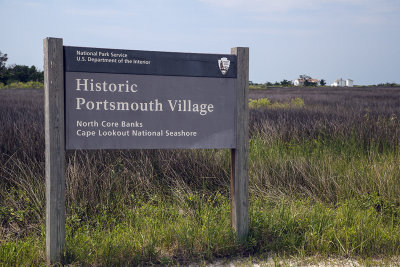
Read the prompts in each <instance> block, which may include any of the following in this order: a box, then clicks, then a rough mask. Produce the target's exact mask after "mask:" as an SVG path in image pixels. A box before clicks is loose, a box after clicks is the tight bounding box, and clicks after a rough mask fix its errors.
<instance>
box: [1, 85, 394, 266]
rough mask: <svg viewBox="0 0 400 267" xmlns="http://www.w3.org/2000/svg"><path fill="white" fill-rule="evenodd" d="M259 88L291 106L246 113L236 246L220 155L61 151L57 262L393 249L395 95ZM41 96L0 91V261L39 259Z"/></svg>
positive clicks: (368, 253)
mask: <svg viewBox="0 0 400 267" xmlns="http://www.w3.org/2000/svg"><path fill="white" fill-rule="evenodd" d="M318 90H319V91H318ZM346 90H347V91H346ZM260 92H261V91H260V90H257V91H256V92H252V93H251V94H253V95H251V97H252V98H253V99H257V97H258V96H260V95H259V94H260ZM262 93H263V94H266V93H267V95H263V96H262V98H265V97H268V99H270V100H271V102H273V103H275V102H278V103H290V100H291V99H296V98H297V97H299V98H301V99H302V100H304V106H301V107H295V106H292V107H290V106H289V107H286V108H271V109H270V108H267V109H252V110H251V112H250V118H251V120H250V136H251V138H250V149H249V167H250V171H249V176H250V177H249V178H250V181H249V191H250V196H251V203H250V204H251V205H250V235H249V238H248V240H246V241H245V242H244V243H238V242H236V240H235V238H234V234H233V232H232V230H231V228H230V215H229V212H230V211H229V209H230V208H229V207H230V205H229V168H230V167H229V155H230V153H229V151H228V150H132V151H70V152H68V153H67V157H66V180H67V183H66V211H67V216H66V218H67V228H66V231H67V239H66V242H67V243H66V246H67V254H66V255H64V256H65V262H66V263H71V264H72V265H82V264H83V265H129V264H131V265H135V264H178V263H185V262H186V263H187V262H196V261H202V260H213V259H216V258H219V257H225V256H230V255H257V254H263V253H269V252H272V253H276V254H278V255H282V254H283V255H293V256H300V257H302V256H304V255H315V254H322V255H328V256H329V255H338V256H346V257H347V256H351V257H353V256H356V257H374V256H380V257H381V256H383V257H390V256H391V255H397V254H398V253H399V244H400V243H399V240H400V234H399V233H400V231H399V230H400V229H399V226H400V222H399V220H400V208H399V207H400V197H399V196H400V183H399V180H400V152H399V151H400V150H399V145H400V142H399V136H400V123H399V119H398V118H399V117H400V108H399V107H400V89H399V88H390V89H374V88H372V89H371V88H357V89H354V91H349V90H348V89H340V88H339V89H335V90H332V89H328V88H322V89H315V88H309V89H307V90H304V91H299V89H298V88H289V89H285V90H274V89H271V88H270V89H268V90H267V91H264V92H262ZM254 94H255V95H254ZM42 98H43V95H42V91H40V90H1V91H0V126H1V129H2V130H1V131H0V188H1V190H0V242H1V243H0V265H11V266H12V265H40V264H43V263H44V258H45V256H44V255H45V254H44V215H45V214H44V205H45V188H44V153H43V151H44V136H43V109H42Z"/></svg>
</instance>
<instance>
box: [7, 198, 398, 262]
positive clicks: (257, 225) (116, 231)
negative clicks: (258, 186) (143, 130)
mask: <svg viewBox="0 0 400 267" xmlns="http://www.w3.org/2000/svg"><path fill="white" fill-rule="evenodd" d="M377 201H378V202H380V199H379V197H375V198H360V199H352V200H346V201H342V202H338V203H336V204H335V205H331V204H324V203H322V202H314V201H311V200H309V199H306V198H304V199H286V198H281V199H279V200H271V199H268V198H264V197H256V196H253V197H252V199H251V208H250V235H249V238H248V240H247V241H246V242H245V243H243V244H239V243H237V242H236V241H235V237H234V234H233V232H232V230H231V228H230V215H229V210H230V208H229V199H227V198H226V197H224V196H222V195H220V194H216V195H215V196H210V197H205V196H194V195H188V196H186V197H185V198H184V199H175V200H170V201H165V199H163V198H161V197H155V198H154V199H151V200H148V201H146V202H140V201H139V202H138V203H137V204H136V205H135V206H133V207H124V209H123V210H119V211H107V210H106V209H104V211H103V213H101V214H98V216H96V217H95V218H79V217H77V214H73V215H72V216H69V217H68V218H67V227H66V248H67V253H66V255H65V263H69V264H73V265H74V264H76V265H80V264H88V265H107V266H108V265H121V264H125V265H126V264H127V265H137V264H145V263H146V264H149V263H153V264H178V263H189V262H193V261H204V260H207V261H208V260H213V259H216V258H219V257H223V256H230V255H258V254H263V253H270V252H272V253H275V254H277V255H298V256H301V257H303V256H308V255H315V254H317V255H318V254H320V255H321V254H322V255H336V256H346V257H348V256H350V257H351V256H353V257H354V256H363V257H376V256H380V255H385V256H386V257H389V256H392V255H398V253H399V252H400V251H399V249H400V223H399V221H400V217H399V215H400V208H399V207H393V206H390V205H389V206H384V205H383V206H381V207H380V208H377V207H378V206H377V205H376V203H377ZM36 237H37V238H36ZM44 258H45V257H44V237H43V233H40V234H39V235H38V236H30V237H26V238H23V239H20V240H18V241H15V240H8V241H3V242H2V244H1V247H0V262H1V263H2V264H4V265H8V266H11V265H20V264H23V265H40V264H44V263H45V262H44Z"/></svg>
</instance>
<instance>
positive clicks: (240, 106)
mask: <svg viewBox="0 0 400 267" xmlns="http://www.w3.org/2000/svg"><path fill="white" fill-rule="evenodd" d="M231 54H234V55H236V56H237V84H236V92H237V96H236V102H237V113H236V138H237V139H236V140H237V141H236V149H232V150H231V168H232V170H231V222H232V227H233V228H234V229H235V231H236V233H237V237H238V239H239V240H243V239H244V238H246V236H247V234H248V231H249V192H248V185H249V179H248V169H249V164H248V154H249V106H248V91H249V85H248V84H249V48H248V47H234V48H232V49H231Z"/></svg>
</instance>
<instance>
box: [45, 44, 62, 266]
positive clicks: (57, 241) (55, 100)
mask: <svg viewBox="0 0 400 267" xmlns="http://www.w3.org/2000/svg"><path fill="white" fill-rule="evenodd" d="M43 50H44V92H45V95H44V98H45V99H44V108H45V139H46V149H45V153H46V256H47V261H48V263H49V264H54V263H56V262H61V260H62V255H63V252H64V248H65V177H64V175H65V172H64V169H65V147H64V146H65V144H64V72H63V40H62V39H58V38H46V39H44V40H43Z"/></svg>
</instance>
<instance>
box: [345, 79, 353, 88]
mask: <svg viewBox="0 0 400 267" xmlns="http://www.w3.org/2000/svg"><path fill="white" fill-rule="evenodd" d="M346 86H347V87H353V80H351V79H347V80H346Z"/></svg>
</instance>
